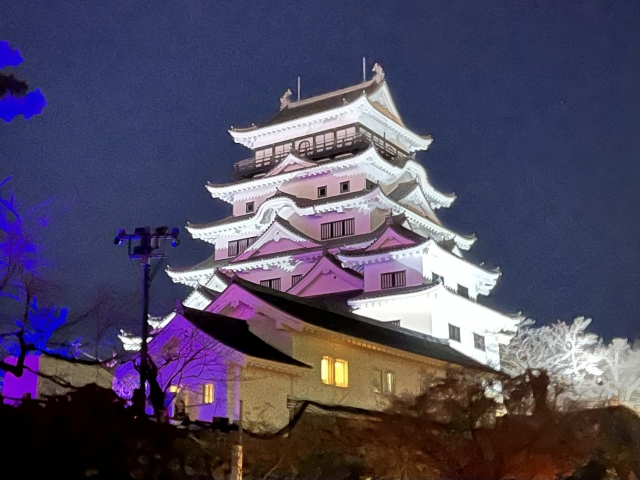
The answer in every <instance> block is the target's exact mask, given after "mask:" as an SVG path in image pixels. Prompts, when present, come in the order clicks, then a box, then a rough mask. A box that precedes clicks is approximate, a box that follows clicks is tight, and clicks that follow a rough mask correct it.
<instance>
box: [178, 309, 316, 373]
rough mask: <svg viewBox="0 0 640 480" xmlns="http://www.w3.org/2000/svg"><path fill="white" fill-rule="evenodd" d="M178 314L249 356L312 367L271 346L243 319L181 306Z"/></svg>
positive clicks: (214, 337)
mask: <svg viewBox="0 0 640 480" xmlns="http://www.w3.org/2000/svg"><path fill="white" fill-rule="evenodd" d="M180 314H181V315H182V316H183V317H184V318H186V319H187V320H188V321H189V322H190V323H191V324H192V325H193V326H195V327H196V328H197V329H198V330H200V331H202V332H204V333H206V334H207V335H208V336H210V337H211V338H213V339H215V340H217V341H218V342H220V343H222V344H223V345H226V346H227V347H229V348H232V349H233V350H236V351H238V352H240V353H244V354H245V355H249V356H250V357H254V358H260V359H262V360H270V361H272V362H278V363H284V364H287V365H293V366H296V367H303V368H312V367H310V366H309V365H307V364H306V363H302V362H299V361H298V360H296V359H294V358H292V357H290V356H289V355H287V354H286V353H283V352H281V351H280V350H278V349H277V348H275V347H272V346H271V345H269V344H268V343H267V342H265V341H264V340H262V339H261V338H260V337H258V336H256V335H254V334H253V333H252V332H251V330H249V324H248V323H247V322H246V321H244V320H237V319H235V318H231V317H226V316H224V315H218V314H216V313H211V312H205V311H202V310H196V309H194V308H189V307H183V311H182V312H180Z"/></svg>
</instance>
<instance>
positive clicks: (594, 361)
mask: <svg viewBox="0 0 640 480" xmlns="http://www.w3.org/2000/svg"><path fill="white" fill-rule="evenodd" d="M534 323H535V322H534V321H533V320H530V319H526V320H523V321H522V322H521V323H520V325H519V327H518V331H517V333H516V335H515V336H514V337H513V338H512V340H511V342H510V343H509V345H507V346H506V347H505V348H504V350H503V352H502V354H503V355H502V359H501V364H502V368H503V369H504V371H505V372H507V373H508V374H510V375H522V374H523V373H525V372H526V371H527V370H531V371H542V370H546V371H547V373H548V374H549V376H550V379H551V382H552V383H553V384H555V385H558V386H561V387H570V388H575V387H578V386H580V387H581V388H580V389H582V386H583V385H584V384H585V382H586V381H587V379H589V381H591V380H592V379H593V378H594V376H597V375H600V374H601V373H602V369H601V368H600V367H599V364H600V362H601V361H602V355H603V354H602V349H601V348H600V339H599V337H598V336H597V335H595V334H593V333H589V332H587V331H586V329H587V327H588V326H589V324H590V323H591V319H588V318H584V317H578V318H576V319H575V320H574V321H573V323H571V324H570V325H568V324H566V323H565V322H557V323H554V324H552V325H545V326H543V327H539V328H533V324H534Z"/></svg>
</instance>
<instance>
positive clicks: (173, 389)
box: [169, 385, 180, 393]
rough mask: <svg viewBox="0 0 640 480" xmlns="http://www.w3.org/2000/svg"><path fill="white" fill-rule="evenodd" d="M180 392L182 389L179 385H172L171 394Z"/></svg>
mask: <svg viewBox="0 0 640 480" xmlns="http://www.w3.org/2000/svg"><path fill="white" fill-rule="evenodd" d="M179 391H180V387H178V385H171V386H170V387H169V392H171V393H178V392H179Z"/></svg>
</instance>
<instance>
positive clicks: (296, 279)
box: [291, 275, 302, 287]
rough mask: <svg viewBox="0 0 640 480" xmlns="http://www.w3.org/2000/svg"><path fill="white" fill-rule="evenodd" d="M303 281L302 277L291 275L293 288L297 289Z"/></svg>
mask: <svg viewBox="0 0 640 480" xmlns="http://www.w3.org/2000/svg"><path fill="white" fill-rule="evenodd" d="M300 280H302V275H291V286H292V287H295V286H296V285H297V284H298V282H299V281H300Z"/></svg>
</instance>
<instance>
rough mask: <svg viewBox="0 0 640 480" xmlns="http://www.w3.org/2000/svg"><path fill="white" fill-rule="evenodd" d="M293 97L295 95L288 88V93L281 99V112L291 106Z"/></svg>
mask: <svg viewBox="0 0 640 480" xmlns="http://www.w3.org/2000/svg"><path fill="white" fill-rule="evenodd" d="M291 95H293V94H292V92H291V89H289V88H287V91H286V92H284V95H282V96H281V97H280V110H283V109H285V108H287V107H288V106H289V103H291V100H289V98H290V97H291Z"/></svg>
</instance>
